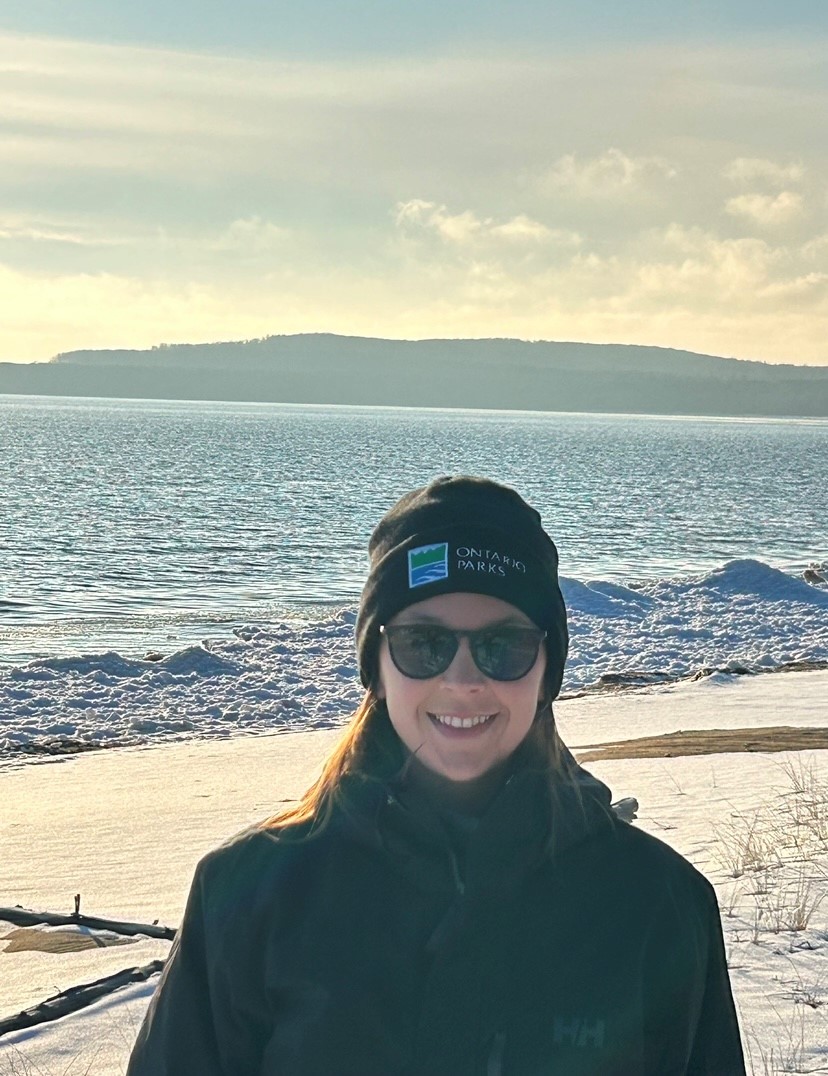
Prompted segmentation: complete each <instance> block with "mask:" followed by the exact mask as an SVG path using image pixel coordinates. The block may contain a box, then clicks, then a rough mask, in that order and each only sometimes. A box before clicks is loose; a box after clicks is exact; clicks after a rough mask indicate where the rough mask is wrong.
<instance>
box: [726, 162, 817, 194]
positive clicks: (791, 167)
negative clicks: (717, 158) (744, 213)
mask: <svg viewBox="0 0 828 1076" xmlns="http://www.w3.org/2000/svg"><path fill="white" fill-rule="evenodd" d="M722 174H723V175H724V177H725V179H729V180H730V181H731V182H732V183H738V184H742V185H745V186H750V185H752V184H753V183H755V182H756V181H757V180H760V181H762V180H764V181H765V182H767V184H768V185H769V186H772V187H786V186H787V185H788V184H790V183H798V182H799V181H800V180H802V179H803V178H804V176H805V166H804V165H803V164H802V162H801V161H791V162H789V163H788V164H778V163H777V162H776V161H769V160H767V159H765V158H763V157H736V158H735V160H732V161H731V162H730V163H729V164H728V166H727V167H726V168H725V169H724V171H723V173H722Z"/></svg>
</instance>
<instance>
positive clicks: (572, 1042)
mask: <svg viewBox="0 0 828 1076" xmlns="http://www.w3.org/2000/svg"><path fill="white" fill-rule="evenodd" d="M605 1030H606V1025H605V1023H604V1021H603V1020H590V1019H588V1018H587V1017H585V1016H556V1017H555V1018H554V1020H553V1023H552V1036H553V1040H554V1043H555V1045H556V1046H592V1047H597V1048H599V1049H600V1048H601V1047H602V1046H603V1045H604V1033H605Z"/></svg>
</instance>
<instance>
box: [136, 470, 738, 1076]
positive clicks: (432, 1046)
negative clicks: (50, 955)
mask: <svg viewBox="0 0 828 1076" xmlns="http://www.w3.org/2000/svg"><path fill="white" fill-rule="evenodd" d="M369 551H370V555H371V568H370V573H369V577H368V581H367V583H366V585H365V588H364V591H363V594H362V600H361V603H360V612H359V616H358V619H357V628H356V635H357V651H358V655H359V666H360V674H361V678H362V682H363V685H364V687H365V696H364V699H363V702H362V704H361V706H360V707H359V709H358V710H357V712H356V713H355V714H354V717H353V719H352V720H351V723H350V724H349V725H348V727H347V729H346V731H345V733H344V735H343V738H342V740H341V741H340V743H339V745H338V746H337V748H336V749H335V750H334V752H333V753H332V755H331V756H330V757H329V758H328V760H327V762H326V764H325V766H324V768H323V771H322V774H321V776H320V777H319V779H318V780H317V781H316V783H315V784H314V785H312V786H311V788H309V789H308V791H307V792H306V793H305V795H304V797H303V798H302V799H301V800H300V801H299V803H298V804H297V805H295V806H294V807H292V808H290V809H288V810H287V811H284V812H282V813H280V814H278V815H276V816H275V817H273V818H271V819H269V820H268V821H267V822H265V823H263V824H262V825H260V826H258V827H256V828H255V829H253V830H251V831H248V832H246V833H244V834H241V835H240V836H239V837H237V838H235V839H234V840H232V841H231V842H229V843H228V844H227V845H225V846H223V847H222V848H219V849H218V850H217V851H215V852H213V853H211V854H210V855H208V856H207V857H206V858H205V859H204V860H203V861H202V863H201V864H200V865H199V867H198V870H197V873H196V878H195V880H194V882H193V886H192V890H191V893H190V899H189V902H188V905H187V911H186V913H185V918H184V922H183V924H182V927H181V929H180V931H179V933H178V935H177V937H176V941H175V944H174V947H173V951H172V954H171V956H170V960H169V962H168V964H167V967H166V969H165V972H164V975H163V977H162V979H161V983H160V985H159V987H158V990H157V992H156V994H155V997H154V998H153V1001H152V1003H151V1005H150V1008H149V1011H148V1013H147V1017H146V1019H145V1022H144V1024H143V1026H142V1028H141V1031H140V1033H139V1037H138V1041H137V1043H136V1046H135V1049H134V1051H133V1055H132V1058H131V1061H130V1066H129V1069H128V1074H129V1076H173V1074H175V1076H276V1074H279V1076H284V1074H286V1073H291V1074H292V1076H332V1074H334V1073H335V1074H336V1076H537V1074H540V1073H547V1072H550V1073H551V1072H555V1073H559V1074H564V1076H576V1074H580V1076H665V1074H667V1073H670V1074H671V1076H680V1074H693V1076H701V1074H712V1073H715V1074H716V1076H730V1074H733V1076H738V1074H741V1073H744V1064H743V1059H742V1051H741V1046H740V1042H739V1032H738V1027H737V1022H736V1016H735V1013H734V1008H733V1001H732V997H731V993H730V984H729V981H728V975H727V968H726V963H725V955H724V947H723V943H722V933H721V923H720V920H719V914H718V909H717V907H716V902H715V897H714V896H713V893H712V888H711V886H710V885H709V884H708V883H707V882H706V880H705V879H704V878H703V877H702V876H701V875H700V874H698V873H697V872H696V871H695V870H694V869H693V868H692V867H691V866H690V864H689V863H687V862H686V861H685V860H684V859H682V858H681V857H680V856H679V855H677V854H676V853H675V852H673V851H672V850H671V849H670V848H668V847H667V846H666V845H663V844H661V843H660V842H659V841H657V840H655V839H653V838H652V837H649V836H648V835H646V834H644V833H642V832H640V831H637V830H635V829H634V828H633V827H631V826H629V825H627V824H626V823H624V822H622V821H620V820H619V819H618V817H617V816H616V815H615V813H614V812H613V811H612V809H611V807H610V795H609V791H608V790H607V789H606V788H605V786H604V785H602V784H601V783H600V782H599V781H597V780H595V779H594V778H593V777H592V776H591V775H590V774H588V773H587V772H586V771H584V770H582V769H581V768H580V767H579V766H578V765H577V764H576V763H575V761H574V759H573V758H572V756H571V754H570V753H569V751H568V750H567V748H566V747H565V746H564V745H563V743H562V742H561V740H560V738H559V736H558V733H557V729H556V725H555V718H554V714H553V711H552V702H553V700H554V698H555V697H556V696H557V694H558V691H559V689H560V685H561V678H562V675H563V666H564V661H565V658H566V651H567V641H568V635H567V623H566V610H565V607H564V603H563V599H562V597H561V592H560V589H559V585H558V572H557V569H558V556H557V550H556V548H555V545H554V544H553V542H552V540H551V539H550V538H549V536H548V535H547V534H546V532H545V531H544V529H543V527H542V526H541V520H540V516H539V515H538V514H537V512H535V511H534V510H533V509H532V508H530V507H529V505H527V504H526V503H525V502H524V501H523V500H522V499H521V498H520V497H519V496H518V494H517V493H515V492H514V491H513V490H511V489H509V488H507V487H505V486H501V485H498V484H496V483H494V482H490V481H487V480H485V479H477V478H465V477H460V478H441V479H437V480H436V481H435V482H432V483H431V484H430V485H429V486H427V487H425V488H424V489H420V490H415V491H414V492H412V493H409V494H407V495H406V496H405V497H403V498H402V500H400V501H399V502H398V503H397V504H396V505H395V506H394V507H393V508H392V509H391V510H390V511H389V512H388V513H387V515H386V516H385V517H384V518H383V519H382V520H381V521H380V523H379V525H378V527H377V528H376V530H375V531H374V534H373V536H372V538H371V543H370V547H369Z"/></svg>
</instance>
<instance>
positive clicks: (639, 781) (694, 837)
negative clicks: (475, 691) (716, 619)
mask: <svg viewBox="0 0 828 1076" xmlns="http://www.w3.org/2000/svg"><path fill="white" fill-rule="evenodd" d="M749 575H750V577H751V578H755V573H749ZM726 582H729V581H728V580H726ZM702 589H706V590H707V591H708V593H709V592H710V591H711V590H712V589H713V588H712V587H706V588H704V587H703V588H702ZM719 593H723V591H721V590H719ZM738 593H739V594H742V595H744V594H745V593H746V589H745V588H743V589H741V590H739V591H738ZM764 593H767V590H765V591H764ZM606 596H607V597H609V598H611V599H614V600H626V599H623V595H621V597H620V598H618V597H616V595H615V594H608V595H606ZM782 600H783V601H784V602H787V601H788V599H787V598H785V599H782ZM804 604H806V605H807V603H804ZM789 608H790V607H789V606H788V610H789ZM268 638H269V637H268ZM266 645H268V646H269V645H271V644H270V643H268V644H266ZM224 657H225V659H227V660H229V658H227V655H224ZM110 675H111V674H110ZM142 675H143V674H142ZM221 675H223V674H219V675H218V677H216V676H213V678H212V680H211V682H212V683H214V684H215V683H216V682H220V678H221ZM340 675H341V673H340ZM556 712H557V716H558V721H559V724H560V727H561V730H562V733H563V735H564V738H565V739H566V740H567V742H568V743H570V745H572V746H578V745H586V744H590V743H598V742H605V741H610V740H617V739H628V738H634V737H636V736H641V735H652V734H656V733H662V732H671V731H676V730H677V729H691V728H697V729H705V728H739V727H748V726H750V727H760V726H769V725H780V724H786V725H795V726H800V727H810V726H828V671H812V672H804V673H803V672H791V673H787V674H776V675H760V676H754V677H744V676H740V677H736V676H729V675H722V674H717V675H715V676H712V677H707V678H705V679H702V680H698V681H695V682H685V683H681V684H673V685H669V686H658V687H651V688H648V689H645V690H639V691H635V692H625V693H623V694H613V693H608V692H604V693H599V694H591V695H585V696H583V697H580V698H573V699H570V700H567V701H562V702H560V703H559V704H558V705H557V708H556ZM336 737H337V732H336V730H334V729H328V730H316V731H306V732H302V733H298V734H279V733H273V731H271V732H270V733H269V734H261V735H258V736H255V737H253V736H235V737H230V738H225V739H214V738H213V739H211V738H203V737H199V736H190V737H189V738H188V739H186V740H181V741H179V742H169V741H168V740H165V741H164V742H160V741H157V742H155V743H154V744H153V745H152V746H137V747H129V748H124V749H121V750H117V751H100V752H94V753H89V754H84V755H80V756H73V757H71V758H63V759H60V760H56V761H55V760H53V761H50V762H48V763H42V764H37V765H34V764H28V765H15V766H6V768H5V769H3V770H2V771H0V848H1V849H2V860H3V866H4V870H3V875H2V878H0V904H2V905H7V904H16V903H20V904H23V905H25V906H27V907H35V908H42V909H47V910H50V911H70V910H71V907H72V899H73V895H74V894H75V893H77V892H80V893H81V895H82V910H84V911H86V912H88V913H89V914H99V915H105V916H112V917H116V918H123V919H128V920H135V921H139V922H151V921H152V920H154V919H159V920H161V921H162V922H165V923H169V924H171V925H176V924H177V923H178V922H179V920H180V916H181V913H182V909H183V903H184V899H185V896H186V892H187V888H188V884H189V880H190V877H191V874H192V870H193V867H194V865H195V862H196V861H197V859H198V858H199V857H200V856H201V855H202V854H203V853H204V852H206V851H207V850H208V849H210V848H211V847H214V846H215V844H217V843H218V842H219V841H220V840H222V839H223V838H225V837H227V836H229V835H230V834H232V833H233V832H236V831H237V830H239V829H241V828H243V827H244V826H246V825H248V824H249V823H251V822H254V821H256V820H258V819H261V818H263V817H265V816H266V815H268V814H270V813H272V812H273V811H275V810H276V809H278V808H279V807H280V806H281V805H283V804H284V803H285V802H286V801H289V800H291V799H293V798H295V797H296V796H297V795H298V794H299V793H300V792H301V791H302V789H303V788H304V787H305V786H306V785H307V783H308V782H309V781H310V779H311V778H312V777H313V775H314V773H315V772H316V771H317V769H318V767H319V765H320V763H321V761H322V759H323V758H324V756H325V754H326V753H327V751H328V750H329V749H330V747H331V746H332V744H333V743H334V742H335V739H336ZM589 768H590V769H591V770H592V772H594V773H595V774H596V776H598V777H600V778H601V779H602V780H604V781H606V782H607V783H608V784H609V785H610V787H611V788H612V790H613V794H614V796H615V798H621V797H623V796H630V795H631V796H635V797H636V798H637V799H638V800H639V803H640V805H641V806H640V812H639V819H638V820H637V821H636V822H635V823H634V824H635V825H637V826H640V827H641V828H643V829H646V830H648V831H649V832H651V833H653V834H655V835H656V836H658V837H660V838H661V839H662V840H665V841H667V842H668V843H669V844H671V845H673V846H674V847H675V848H677V849H678V850H679V851H681V852H682V853H683V854H684V855H686V856H688V858H690V859H691V860H692V861H693V862H694V863H695V864H696V865H697V866H698V867H699V868H700V869H701V870H703V871H704V873H705V874H706V875H707V876H708V877H709V878H710V879H711V881H712V882H713V883H714V885H715V887H716V890H717V894H718V897H719V902H720V906H721V908H722V913H723V925H724V930H725V940H726V945H727V949H728V955H729V962H730V968H731V977H732V982H733V988H734V993H735V996H736V1000H737V1006H738V1009H739V1013H740V1019H741V1022H742V1028H743V1033H744V1038H745V1043H746V1047H747V1049H748V1051H749V1053H750V1054H751V1056H752V1063H753V1069H754V1071H755V1072H756V1073H757V1074H764V1073H766V1072H773V1071H803V1072H806V1071H807V1072H812V1071H820V1070H821V1071H824V1069H825V1066H826V1064H828V1050H826V1047H825V1044H826V1043H828V964H826V956H827V955H828V751H815V752H806V753H797V752H789V753H779V754H727V755H707V756H694V757H690V758H671V759H623V760H613V761H603V762H594V763H591V764H590V766H589ZM820 812H822V813H820ZM823 827H824V828H823ZM797 904H800V905H802V906H803V907H806V909H807V908H810V909H811V916H810V919H809V922H808V923H807V925H803V926H802V928H801V929H797V930H794V929H791V926H792V917H793V913H794V911H795V908H796V905H797ZM3 933H5V931H3ZM167 950H168V944H167V943H165V942H158V941H150V940H145V939H138V940H137V941H135V942H134V943H131V944H130V945H128V946H123V947H118V948H102V949H98V948H96V949H89V950H84V951H82V952H74V953H61V954H55V953H48V952H30V951H18V952H14V953H11V954H9V953H3V952H0V967H2V969H3V975H2V981H3V998H2V1008H0V1013H2V1014H8V1013H10V1012H13V1011H16V1010H17V1009H20V1008H21V1007H23V1006H25V1005H29V1004H32V1003H34V1002H37V1001H40V1000H42V999H44V998H45V997H46V996H48V995H49V994H51V993H54V992H55V990H57V989H64V988H66V987H68V986H72V985H76V984H77V983H80V982H86V981H90V980H92V979H95V978H98V977H99V976H101V975H104V974H107V973H109V972H112V971H115V970H119V969H120V968H123V967H126V966H128V965H131V964H143V963H146V962H147V961H149V960H150V959H153V958H154V957H156V956H159V955H163V954H164V953H165V952H166V951H167ZM151 991H152V984H151V983H150V984H140V985H137V986H134V987H129V988H126V989H123V990H121V991H119V992H117V993H116V994H115V995H112V996H110V997H109V998H107V999H105V1000H103V1001H101V1002H98V1003H96V1004H95V1005H93V1006H91V1007H89V1008H88V1009H86V1010H83V1011H82V1012H80V1013H76V1014H74V1015H72V1016H69V1017H65V1018H63V1019H61V1020H59V1021H55V1022H53V1023H51V1024H44V1025H40V1026H39V1027H37V1028H34V1029H30V1030H28V1031H25V1032H18V1033H15V1034H11V1035H7V1036H4V1037H3V1038H2V1039H0V1074H2V1076H9V1074H12V1073H37V1074H41V1073H42V1074H44V1076H56V1074H58V1073H60V1074H62V1076H81V1074H83V1073H87V1072H94V1073H95V1074H96V1076H115V1074H121V1073H123V1072H124V1070H125V1066H126V1059H127V1057H128V1054H129V1049H130V1045H131V1042H132V1040H133V1039H134V1035H135V1032H136V1029H137V1026H138V1024H139V1022H140V1019H141V1015H142V1013H143V1011H144V1009H145V1007H146V1004H147V1001H148V998H149V996H150V994H151Z"/></svg>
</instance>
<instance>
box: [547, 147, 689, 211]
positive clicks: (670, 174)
mask: <svg viewBox="0 0 828 1076" xmlns="http://www.w3.org/2000/svg"><path fill="white" fill-rule="evenodd" d="M677 174H678V171H677V169H676V167H675V166H674V165H672V164H670V162H669V161H667V160H665V159H664V158H662V157H631V156H629V155H628V154H626V153H623V152H622V151H621V150H620V149H615V148H612V147H611V148H610V149H608V150H607V151H606V152H605V153H602V154H601V155H600V156H597V157H591V158H585V159H584V158H580V157H579V156H578V154H575V153H568V154H565V155H564V156H563V157H561V158H560V159H559V160H558V161H556V163H555V165H554V166H553V167H552V168H551V169H550V170H549V171H548V172H547V173H546V174H545V175H544V176H543V177H542V178H541V180H540V185H541V187H542V188H543V189H545V190H546V191H548V192H550V193H552V192H557V191H564V192H566V193H569V194H573V195H575V196H576V197H579V198H618V197H626V196H628V195H630V194H632V193H637V192H638V191H640V190H641V189H643V188H646V187H647V186H650V185H652V184H655V183H663V182H664V181H665V180H671V179H674V178H675V177H676V175H677Z"/></svg>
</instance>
